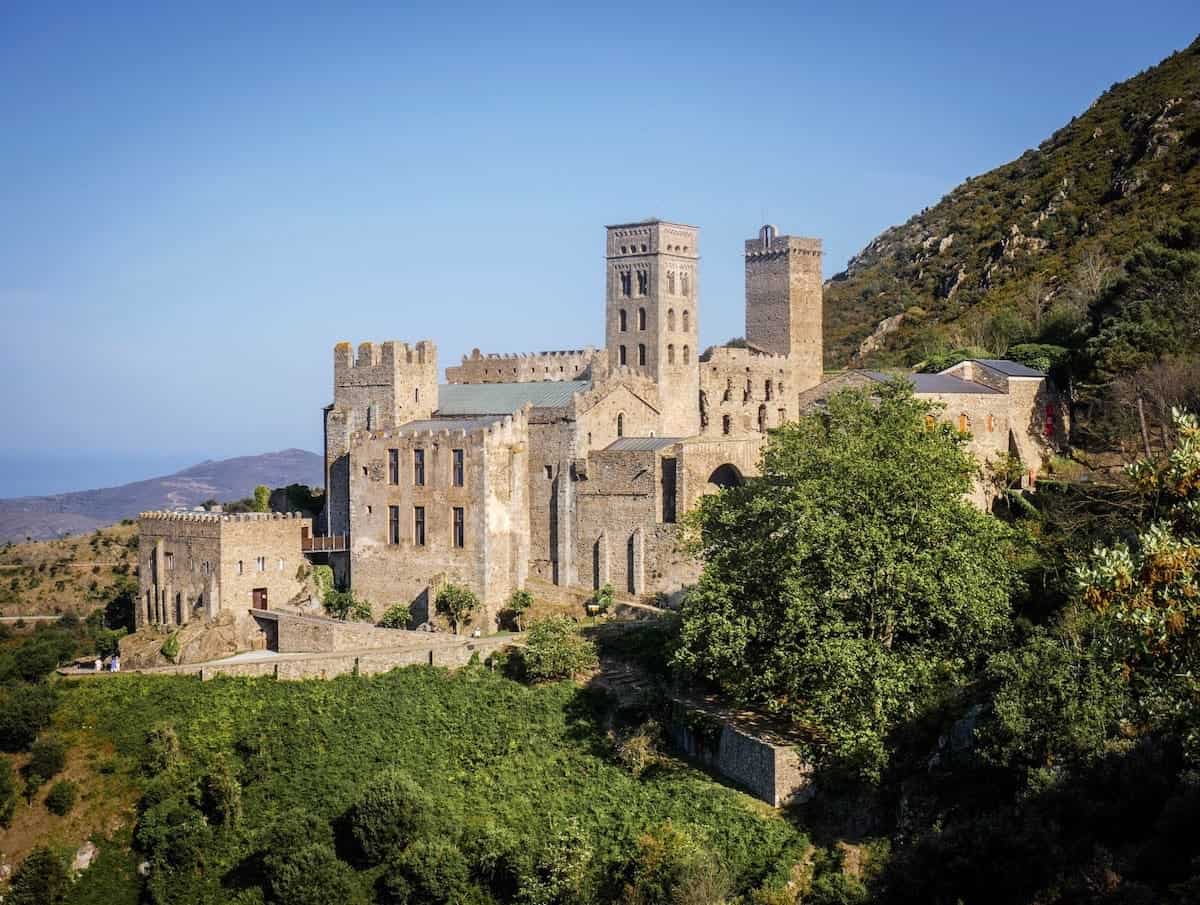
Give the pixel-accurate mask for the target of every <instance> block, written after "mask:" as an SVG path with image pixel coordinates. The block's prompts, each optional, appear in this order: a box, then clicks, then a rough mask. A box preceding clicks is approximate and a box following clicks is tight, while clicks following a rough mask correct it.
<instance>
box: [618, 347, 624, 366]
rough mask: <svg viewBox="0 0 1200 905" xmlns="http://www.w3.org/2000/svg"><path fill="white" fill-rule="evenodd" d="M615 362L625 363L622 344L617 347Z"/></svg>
mask: <svg viewBox="0 0 1200 905" xmlns="http://www.w3.org/2000/svg"><path fill="white" fill-rule="evenodd" d="M617 363H618V364H622V365H623V364H625V347H624V346H620V347H619V348H618V349H617Z"/></svg>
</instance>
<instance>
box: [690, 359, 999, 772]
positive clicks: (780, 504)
mask: <svg viewBox="0 0 1200 905" xmlns="http://www.w3.org/2000/svg"><path fill="white" fill-rule="evenodd" d="M931 415H932V416H936V407H935V406H933V405H932V404H930V403H927V402H923V401H920V400H917V399H916V398H914V396H913V393H912V390H911V388H910V387H909V386H908V385H907V384H906V383H903V382H899V381H898V382H894V383H891V384H887V385H885V386H883V387H881V388H879V389H878V390H877V391H875V392H874V394H868V393H867V392H864V391H860V390H847V391H844V392H841V393H838V394H836V395H834V396H833V397H831V398H830V399H829V401H828V404H827V406H826V407H825V409H824V410H822V411H819V412H816V413H814V414H810V415H806V416H804V417H802V418H800V420H799V421H798V422H797V423H794V424H790V425H787V426H784V427H782V428H780V429H778V430H776V431H774V432H772V435H771V437H770V439H769V442H768V444H767V447H766V449H765V452H764V454H763V469H762V471H763V474H762V476H761V477H758V478H752V479H750V480H748V481H747V482H746V484H745V485H744V486H742V487H736V488H729V489H727V490H724V491H722V492H721V493H720V494H717V495H714V496H710V497H706V498H705V499H704V500H703V501H702V502H701V504H700V506H699V507H698V509H697V510H696V511H695V512H694V513H693V514H692V515H691V516H690V518H691V519H692V525H693V528H694V530H695V545H696V548H697V552H699V553H700V554H701V555H702V556H703V558H704V560H705V568H704V572H703V575H702V577H701V579H700V581H699V582H698V584H697V585H696V586H695V587H694V588H693V589H692V590H691V591H690V592H689V594H688V595H687V597H686V599H685V601H684V604H683V608H682V625H681V638H680V646H679V649H678V651H677V653H676V655H675V662H676V664H677V665H678V666H679V667H681V668H683V669H685V670H687V671H689V672H692V673H694V674H698V675H700V676H702V677H704V678H706V679H708V680H710V681H712V682H714V683H716V684H717V685H719V686H720V687H721V688H722V689H723V690H724V691H725V692H727V693H728V694H730V695H732V696H733V697H734V698H735V699H736V700H738V701H740V702H744V703H747V704H754V705H758V706H761V707H765V708H766V709H768V710H769V711H773V712H775V713H778V714H780V715H782V716H785V717H787V718H790V719H791V720H792V721H794V722H795V723H796V724H798V725H800V726H802V727H806V728H807V729H808V730H809V734H810V736H811V738H812V739H813V741H814V745H813V751H812V752H811V753H812V754H813V755H814V756H816V757H818V758H827V759H832V760H834V761H837V762H839V763H840V764H841V765H842V766H845V767H849V768H851V769H853V770H855V771H856V772H858V773H860V774H861V775H863V776H864V777H868V778H872V777H876V776H878V774H879V772H880V770H881V769H882V768H883V767H884V765H885V764H886V762H887V756H888V755H887V737H888V734H889V732H890V730H891V729H893V728H894V727H895V726H897V725H898V724H899V723H900V722H901V721H903V720H905V719H906V718H908V717H910V716H915V715H916V714H917V712H918V711H919V709H920V708H921V706H922V703H923V702H924V701H926V700H928V699H929V697H930V696H931V695H933V694H935V693H937V691H938V690H939V689H944V688H945V687H947V686H948V685H953V684H955V683H957V682H959V681H960V680H962V679H963V677H965V676H966V675H967V674H968V673H969V672H970V671H971V670H972V669H973V668H974V667H975V666H976V665H977V664H978V662H979V661H980V659H981V658H982V657H984V656H986V654H987V652H988V651H989V650H991V649H992V648H993V647H994V646H995V644H996V643H997V642H998V641H999V640H1001V639H1002V638H1003V637H1004V636H1005V634H1006V630H1007V627H1008V625H1009V623H1010V619H1009V594H1010V590H1011V587H1012V585H1013V583H1014V580H1015V575H1014V568H1013V565H1012V562H1011V559H1012V557H1011V539H1012V538H1011V534H1010V531H1009V530H1008V529H1007V528H1006V527H1005V526H1003V525H1002V524H1001V523H1000V522H999V521H998V520H996V519H995V518H993V517H992V516H990V515H988V514H986V513H983V512H980V511H978V510H977V509H975V508H974V507H973V506H971V504H970V503H969V502H968V501H967V499H966V496H965V495H966V494H967V492H968V491H969V490H970V488H971V484H972V481H973V480H974V479H975V478H976V476H977V475H978V473H979V466H978V464H977V463H976V462H975V460H974V458H973V457H972V456H971V454H970V452H969V451H968V449H967V447H966V437H965V436H963V435H961V434H959V433H958V432H957V431H955V430H954V429H953V428H952V427H951V426H950V425H948V424H945V423H940V422H935V421H934V420H933V419H932V418H930V417H929V416H931Z"/></svg>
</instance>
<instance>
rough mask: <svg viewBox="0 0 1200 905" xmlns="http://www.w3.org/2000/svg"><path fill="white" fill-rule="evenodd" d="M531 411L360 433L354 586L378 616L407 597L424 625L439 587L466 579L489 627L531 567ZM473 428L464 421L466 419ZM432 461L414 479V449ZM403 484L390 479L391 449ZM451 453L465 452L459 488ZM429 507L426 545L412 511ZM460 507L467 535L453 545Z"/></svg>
mask: <svg viewBox="0 0 1200 905" xmlns="http://www.w3.org/2000/svg"><path fill="white" fill-rule="evenodd" d="M528 416H529V409H528V408H526V409H524V410H522V411H520V412H517V413H515V414H513V415H511V416H504V417H500V418H493V419H481V420H477V421H472V422H459V421H447V422H446V424H447V426H446V427H442V426H440V425H439V422H437V421H429V422H419V423H417V424H415V425H412V424H410V425H407V426H404V427H401V428H398V429H396V430H385V431H373V432H369V433H368V432H362V433H358V434H356V435H355V436H354V438H353V441H352V445H351V450H350V496H351V499H352V500H353V505H352V508H351V512H350V526H351V534H350V536H351V545H352V546H351V572H350V579H351V585H352V587H353V589H354V591H355V592H356V593H357V594H359V595H360V596H361V597H363V598H364V599H366V600H367V601H368V602H369V603H370V604H371V608H372V612H373V614H374V616H375V617H376V618H378V617H379V616H380V615H382V613H383V612H384V611H385V610H386V609H387V608H388V607H389V606H391V605H392V604H394V603H407V604H409V605H410V606H411V607H412V611H413V616H414V618H415V619H417V620H418V621H421V620H424V619H428V618H432V616H433V611H432V607H433V602H434V598H435V597H436V594H437V591H438V589H440V588H441V587H442V586H443V585H444V584H446V583H448V582H453V583H456V584H461V585H465V586H466V587H468V588H470V589H471V590H472V591H473V592H474V593H475V594H476V595H477V596H478V597H479V599H480V600H481V601H482V602H483V604H484V606H485V609H486V612H485V613H483V614H481V615H480V616H479V617H477V621H476V623H475V624H476V625H481V626H482V627H483V628H484V629H485V631H486V630H491V629H492V628H493V627H494V625H495V618H496V615H497V613H498V612H499V610H500V609H501V608H502V607H503V604H504V603H505V601H506V600H507V599H508V596H509V595H510V594H511V592H512V590H513V589H514V588H516V587H520V585H521V583H522V582H523V581H524V578H525V573H526V570H527V568H528V564H529V503H528V487H529V485H528V455H529V425H528ZM464 424H465V425H466V426H462V425H464ZM418 449H419V450H422V451H423V452H424V457H425V483H424V484H423V485H421V486H417V485H416V484H415V483H414V464H413V463H414V452H415V451H416V450H418ZM390 450H396V451H397V453H396V454H397V458H398V462H399V480H398V482H397V483H394V484H393V483H391V481H390V477H391V476H390V474H389V470H390V469H389V451H390ZM454 450H462V451H463V466H464V481H463V485H462V486H454V484H453V481H452V468H453V456H454ZM393 506H394V507H396V510H397V513H398V516H399V539H398V542H396V543H393V542H391V540H392V539H391V538H390V537H389V530H390V526H389V507H393ZM418 506H420V507H423V509H424V515H425V543H424V545H420V544H416V543H414V534H415V507H418ZM456 507H457V508H461V509H462V510H463V516H464V532H463V533H464V537H463V545H462V546H461V547H458V546H455V542H454V540H455V539H454V536H453V527H454V526H453V522H452V519H453V511H454V509H455V508H456Z"/></svg>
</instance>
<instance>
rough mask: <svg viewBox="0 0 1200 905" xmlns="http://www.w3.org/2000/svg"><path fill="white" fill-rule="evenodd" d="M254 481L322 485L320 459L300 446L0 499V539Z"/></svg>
mask: <svg viewBox="0 0 1200 905" xmlns="http://www.w3.org/2000/svg"><path fill="white" fill-rule="evenodd" d="M259 484H265V485H266V486H267V487H283V486H286V485H288V484H308V485H310V486H313V487H320V486H322V485H323V484H324V460H323V459H322V457H321V456H319V455H317V454H316V453H311V452H307V451H306V450H303V449H285V450H282V451H280V452H272V453H263V454H262V455H260V456H239V457H237V458H234V459H221V460H219V461H207V462H201V463H200V464H199V465H193V466H192V467H191V468H185V469H183V470H182V471H178V472H176V473H175V474H171V475H166V476H164V477H158V478H148V479H146V480H144V481H134V482H133V483H131V484H122V485H121V486H120V487H105V488H101V489H99V490H80V491H76V492H74V493H59V494H54V495H52V496H31V497H16V498H13V499H0V541H8V540H24V539H25V538H26V537H29V538H33V539H34V540H40V539H45V538H51V537H61V536H62V535H65V534H78V533H80V532H83V531H91V530H93V529H95V528H98V527H100V526H102V525H111V524H112V523H113V522H118V521H120V520H121V519H123V518H132V517H134V516H136V515H137V514H138V513H139V512H143V511H145V510H147V509H175V508H178V507H187V508H190V507H192V506H198V505H200V504H201V503H203V502H204V501H205V500H209V499H216V500H222V501H226V500H238V499H242V498H244V497H248V496H250V495H251V494H252V493H253V492H254V488H255V487H256V486H257V485H259Z"/></svg>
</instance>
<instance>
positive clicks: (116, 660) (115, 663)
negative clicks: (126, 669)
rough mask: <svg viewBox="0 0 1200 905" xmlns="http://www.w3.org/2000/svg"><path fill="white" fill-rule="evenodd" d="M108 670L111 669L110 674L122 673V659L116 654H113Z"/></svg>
mask: <svg viewBox="0 0 1200 905" xmlns="http://www.w3.org/2000/svg"><path fill="white" fill-rule="evenodd" d="M108 669H109V672H120V671H121V658H120V657H118V656H117V655H116V654H113V658H112V660H110V661H109V664H108Z"/></svg>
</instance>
